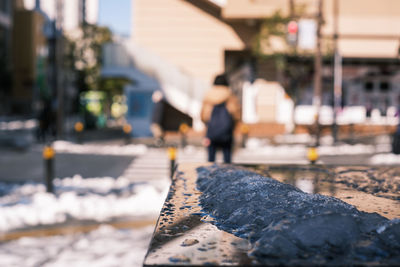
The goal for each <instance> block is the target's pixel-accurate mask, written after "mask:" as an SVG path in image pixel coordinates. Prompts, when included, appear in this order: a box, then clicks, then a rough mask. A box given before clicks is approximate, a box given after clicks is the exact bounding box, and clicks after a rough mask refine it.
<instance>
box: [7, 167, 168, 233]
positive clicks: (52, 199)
mask: <svg viewBox="0 0 400 267" xmlns="http://www.w3.org/2000/svg"><path fill="white" fill-rule="evenodd" d="M54 186H55V192H56V194H55V195H53V194H49V193H47V192H46V188H45V186H44V185H43V184H39V183H26V184H22V185H17V184H7V183H0V214H1V216H0V233H1V232H6V231H11V230H14V229H20V228H26V227H33V226H38V225H52V224H57V223H63V222H66V221H67V220H68V219H75V220H94V221H97V222H106V221H109V220H112V219H114V218H118V217H132V216H135V217H154V218H156V217H157V216H158V214H159V212H160V209H161V207H162V204H163V203H164V200H165V197H166V194H167V192H168V188H169V181H168V180H161V181H158V182H157V185H154V184H150V183H133V182H131V181H129V180H128V179H126V178H124V177H120V178H117V179H114V178H110V177H98V178H87V179H83V178H82V177H80V176H78V175H76V176H74V177H73V178H65V179H55V181H54Z"/></svg>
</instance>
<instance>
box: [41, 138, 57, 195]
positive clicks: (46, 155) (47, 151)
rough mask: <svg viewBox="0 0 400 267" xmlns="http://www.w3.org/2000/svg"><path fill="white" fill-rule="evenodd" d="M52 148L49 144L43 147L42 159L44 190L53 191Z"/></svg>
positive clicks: (53, 153)
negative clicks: (44, 177)
mask: <svg viewBox="0 0 400 267" xmlns="http://www.w3.org/2000/svg"><path fill="white" fill-rule="evenodd" d="M54 155H55V152H54V149H53V148H52V147H51V146H50V145H46V146H45V147H44V148H43V159H44V168H45V176H46V191H47V192H49V193H53V176H54V160H53V159H54Z"/></svg>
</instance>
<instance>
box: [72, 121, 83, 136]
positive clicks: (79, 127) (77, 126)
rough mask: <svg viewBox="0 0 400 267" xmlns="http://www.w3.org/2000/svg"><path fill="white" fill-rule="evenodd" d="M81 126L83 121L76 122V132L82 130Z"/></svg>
mask: <svg viewBox="0 0 400 267" xmlns="http://www.w3.org/2000/svg"><path fill="white" fill-rule="evenodd" d="M83 128H84V126H83V123H82V122H80V121H78V122H76V123H75V125H74V129H75V132H77V133H80V132H82V131H83Z"/></svg>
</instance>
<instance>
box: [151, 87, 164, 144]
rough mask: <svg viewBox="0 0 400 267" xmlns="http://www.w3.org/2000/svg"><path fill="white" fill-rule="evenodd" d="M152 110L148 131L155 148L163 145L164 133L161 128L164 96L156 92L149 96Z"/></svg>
mask: <svg viewBox="0 0 400 267" xmlns="http://www.w3.org/2000/svg"><path fill="white" fill-rule="evenodd" d="M151 98H152V100H153V103H154V108H153V114H152V118H151V126H150V130H151V132H152V134H153V136H154V142H155V145H156V146H162V145H163V144H164V134H165V131H164V129H163V127H162V121H163V115H164V102H163V99H164V95H163V93H162V92H161V91H159V90H157V91H155V92H154V93H153V95H152V96H151Z"/></svg>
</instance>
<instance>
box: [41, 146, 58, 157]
mask: <svg viewBox="0 0 400 267" xmlns="http://www.w3.org/2000/svg"><path fill="white" fill-rule="evenodd" d="M54 155H55V152H54V149H53V148H52V147H51V146H45V147H44V148H43V158H44V159H45V160H49V159H52V158H54Z"/></svg>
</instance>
